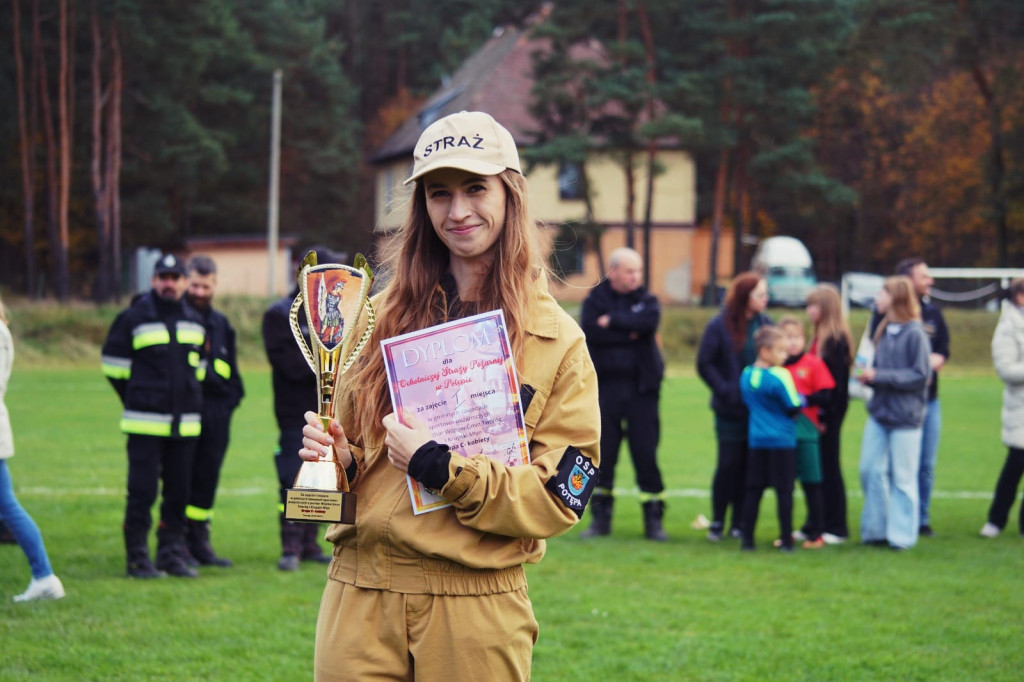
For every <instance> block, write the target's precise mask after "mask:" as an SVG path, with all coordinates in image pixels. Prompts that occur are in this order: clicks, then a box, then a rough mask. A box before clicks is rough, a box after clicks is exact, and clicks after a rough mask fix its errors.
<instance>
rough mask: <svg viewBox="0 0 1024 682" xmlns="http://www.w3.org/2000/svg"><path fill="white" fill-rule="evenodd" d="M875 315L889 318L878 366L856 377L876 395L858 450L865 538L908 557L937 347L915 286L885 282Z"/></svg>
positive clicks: (900, 280) (880, 338) (878, 339)
mask: <svg viewBox="0 0 1024 682" xmlns="http://www.w3.org/2000/svg"><path fill="white" fill-rule="evenodd" d="M875 307H876V309H877V310H878V313H879V314H880V315H883V317H882V321H881V322H880V323H879V325H878V328H877V329H876V331H875V336H874V339H875V360H874V364H873V366H871V367H868V368H866V369H865V370H863V372H862V373H861V374H860V375H858V376H857V380H858V381H861V382H862V383H866V384H870V385H871V386H872V387H874V389H875V390H874V395H873V396H872V398H871V400H870V401H869V402H868V406H867V407H868V418H867V423H866V424H865V425H864V437H863V440H862V441H861V450H860V484H861V488H862V489H863V491H864V508H863V511H862V513H861V523H860V536H861V542H863V543H864V544H867V545H881V546H885V545H888V546H889V547H891V548H892V549H895V550H903V549H909V548H910V547H913V546H914V545H915V544H916V543H917V537H918V529H919V526H918V514H919V509H918V487H917V469H918V466H919V464H920V457H921V428H922V425H923V424H924V412H925V407H926V403H927V391H928V378H929V376H930V374H931V367H930V365H929V361H928V355H929V353H930V348H931V346H930V344H929V342H928V335H927V333H926V332H925V330H924V326H923V325H922V324H921V306H920V304H919V303H918V301H917V296H916V295H915V293H914V285H913V283H912V282H911V281H910V278H908V277H903V276H897V277H889V278H887V279H886V280H885V284H884V285H882V290H881V291H879V292H878V297H877V298H876V299H875Z"/></svg>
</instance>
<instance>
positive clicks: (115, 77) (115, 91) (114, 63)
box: [106, 14, 124, 300]
mask: <svg viewBox="0 0 1024 682" xmlns="http://www.w3.org/2000/svg"><path fill="white" fill-rule="evenodd" d="M123 66H124V65H123V62H122V59H121V39H120V36H119V34H118V23H117V15H116V14H115V15H114V18H113V20H112V21H111V25H110V102H109V103H108V106H107V171H106V176H107V177H106V189H107V194H108V197H109V198H108V200H107V207H108V210H109V216H110V258H111V261H112V269H111V279H112V289H113V290H112V292H111V293H112V294H113V296H114V298H115V299H118V300H119V299H120V297H121V96H122V93H123V92H124V69H123Z"/></svg>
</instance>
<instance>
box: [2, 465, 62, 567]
mask: <svg viewBox="0 0 1024 682" xmlns="http://www.w3.org/2000/svg"><path fill="white" fill-rule="evenodd" d="M0 519H2V520H3V522H4V523H6V524H7V527H8V528H10V529H11V532H12V533H14V539H15V540H17V541H18V545H19V546H20V547H21V551H23V552H25V556H26V557H28V564H29V566H30V567H31V568H32V577H33V578H45V577H46V576H48V575H50V574H52V573H53V569H51V568H50V559H49V557H47V556H46V547H44V546H43V536H42V535H41V534H40V533H39V527H38V526H37V525H36V522H35V521H33V520H32V517H31V516H29V515H28V512H26V511H25V510H24V509H22V507H21V505H20V504H18V498H17V497H15V496H14V486H12V485H11V474H10V472H9V471H8V470H7V460H6V459H0Z"/></svg>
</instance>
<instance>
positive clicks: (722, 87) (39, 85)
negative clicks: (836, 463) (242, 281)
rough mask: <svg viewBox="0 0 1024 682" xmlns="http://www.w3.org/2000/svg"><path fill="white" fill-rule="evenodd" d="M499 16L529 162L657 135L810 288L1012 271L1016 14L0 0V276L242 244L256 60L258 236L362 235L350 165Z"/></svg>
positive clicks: (354, 166) (634, 156) (18, 278)
mask: <svg viewBox="0 0 1024 682" xmlns="http://www.w3.org/2000/svg"><path fill="white" fill-rule="evenodd" d="M538 17H541V18H540V19H538ZM508 24H517V25H521V26H529V27H530V28H529V30H531V31H534V32H536V34H537V35H539V36H544V37H545V38H546V39H548V40H549V41H550V42H549V44H550V46H551V49H550V50H548V51H546V52H545V53H544V54H543V55H541V54H538V56H537V59H536V65H535V68H536V86H535V90H534V94H533V97H534V101H533V102H531V104H530V107H531V111H533V112H534V114H535V117H536V119H537V121H538V122H539V123H540V126H539V128H540V129H539V130H538V135H537V140H536V141H535V145H534V146H533V147H532V148H531V149H530V151H529V153H528V154H526V156H527V158H528V160H529V161H531V162H550V161H558V160H570V161H571V160H573V159H578V158H581V157H582V155H583V154H585V153H587V152H588V151H590V150H592V149H594V148H595V146H599V145H606V146H607V147H609V148H613V149H616V150H617V153H620V154H625V155H626V157H627V159H626V161H627V163H626V165H627V166H629V165H631V164H637V165H639V164H647V163H652V161H651V160H652V159H653V154H652V151H653V148H654V143H655V140H664V139H666V138H669V139H672V140H674V141H675V142H676V143H677V144H679V145H682V146H683V147H685V148H687V149H689V150H691V151H692V153H693V154H694V156H695V158H696V159H697V167H698V193H699V203H698V219H699V221H700V222H701V223H702V224H707V225H710V226H712V227H713V228H714V229H715V230H718V231H720V230H721V229H725V228H730V229H735V230H737V231H738V232H740V233H741V234H743V235H749V236H754V237H757V236H766V235H770V234H780V233H785V234H792V235H795V236H797V237H800V238H801V239H803V240H804V241H805V242H807V243H808V245H809V246H810V247H811V250H812V252H813V253H814V254H815V256H816V259H817V265H818V269H819V274H821V275H822V276H824V277H828V278H834V277H837V276H838V274H840V273H841V272H843V271H846V270H874V271H879V272H886V271H888V269H889V268H890V267H891V265H892V263H893V261H894V260H895V259H896V257H897V256H898V255H902V254H905V253H908V252H915V253H920V254H923V255H924V256H925V257H926V258H927V259H928V260H929V262H930V263H932V264H933V265H942V266H1024V239H1022V236H1024V77H1022V75H1021V74H1022V72H1024V38H1022V37H1024V3H1021V2H1012V1H1010V0H672V1H668V0H558V1H557V2H553V3H542V2H529V1H525V0H518V1H511V0H475V1H473V2H469V1H468V0H432V1H431V2H426V1H425V0H372V1H371V0H231V1H229V0H203V1H202V2H195V1H190V2H184V3H151V2H146V3H144V2H139V1H138V0H12V1H11V3H10V10H9V11H7V12H6V13H5V14H2V15H0V50H2V51H3V54H4V55H6V56H5V58H4V59H3V60H2V61H0V108H2V113H0V144H2V152H3V156H2V159H3V163H2V165H0V174H2V175H0V286H3V287H4V288H6V289H10V290H13V291H16V292H19V293H27V294H29V295H33V296H35V295H53V296H56V297H57V298H60V299H66V298H69V297H77V298H84V297H92V298H95V299H96V300H107V299H109V298H111V297H112V296H114V295H115V293H116V291H117V282H118V281H119V274H118V273H119V264H120V263H121V262H122V260H123V255H124V254H126V253H129V252H130V251H131V250H132V249H134V248H135V247H137V246H140V245H147V246H156V247H161V248H177V247H180V246H181V245H182V244H183V243H184V240H186V239H189V238H193V237H199V236H209V235H259V234H263V233H265V231H266V211H267V191H268V190H267V178H268V173H269V171H268V168H269V146H270V117H271V111H270V107H271V88H272V81H273V78H272V74H273V72H274V71H275V70H277V69H280V70H281V71H282V72H283V102H284V106H283V124H282V137H281V139H282V156H281V205H280V215H281V231H282V233H284V234H291V235H295V236H297V237H298V238H299V239H300V240H302V243H304V244H308V243H311V242H313V241H317V242H327V243H330V244H331V245H333V246H335V247H337V248H342V249H351V250H356V249H362V248H365V245H366V244H367V243H368V242H369V240H370V234H371V232H372V230H373V220H374V215H373V183H372V180H371V172H370V168H369V165H368V164H369V161H368V160H369V158H370V157H371V156H372V154H373V151H374V150H375V149H376V148H377V147H378V146H379V145H380V144H381V143H382V142H383V141H384V140H385V139H386V137H387V136H388V134H389V133H390V132H391V131H392V130H394V129H395V128H396V127H397V125H398V124H399V123H400V122H401V121H402V120H404V119H405V118H406V117H407V116H409V115H410V114H412V113H415V112H416V110H417V108H418V107H419V106H420V105H421V104H422V103H423V101H424V100H425V98H426V97H427V96H428V95H429V94H430V93H431V92H432V91H434V90H435V89H436V88H437V87H438V86H439V85H440V84H441V83H442V82H444V79H445V78H446V75H447V74H450V73H452V72H453V71H454V70H455V69H456V68H457V67H458V66H459V64H460V63H462V61H463V60H464V59H465V58H466V57H467V56H468V55H469V54H471V53H472V52H473V51H474V50H476V49H477V48H478V47H479V46H480V45H481V44H482V43H483V42H484V41H486V40H487V39H488V38H489V37H490V36H491V35H492V33H493V31H494V29H495V28H496V27H499V26H503V25H508ZM595 43H596V44H599V45H601V46H602V50H603V54H605V55H607V57H606V58H605V59H602V60H598V61H596V62H595V61H593V60H587V59H581V58H579V57H578V54H579V52H578V51H576V50H574V47H575V46H578V45H581V44H595ZM494 87H501V84H500V83H496V84H495V85H494ZM492 113H494V114H495V115H496V116H497V117H498V118H499V119H500V112H492ZM594 131H599V132H600V133H601V134H600V135H594V134H593V133H594ZM655 170H656V168H655ZM623 211H624V215H625V214H626V213H627V212H628V211H629V209H628V207H623ZM584 219H585V216H581V220H584ZM735 257H736V259H737V262H739V263H740V266H741V267H743V266H745V262H744V258H745V257H746V256H745V254H744V253H742V252H741V251H740V250H739V248H737V252H736V253H735Z"/></svg>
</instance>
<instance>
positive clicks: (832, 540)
mask: <svg viewBox="0 0 1024 682" xmlns="http://www.w3.org/2000/svg"><path fill="white" fill-rule="evenodd" d="M821 539H822V540H824V541H825V544H826V545H841V544H843V543H844V542H846V538H844V537H842V536H841V535H833V534H832V533H822V534H821Z"/></svg>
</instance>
